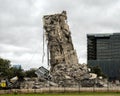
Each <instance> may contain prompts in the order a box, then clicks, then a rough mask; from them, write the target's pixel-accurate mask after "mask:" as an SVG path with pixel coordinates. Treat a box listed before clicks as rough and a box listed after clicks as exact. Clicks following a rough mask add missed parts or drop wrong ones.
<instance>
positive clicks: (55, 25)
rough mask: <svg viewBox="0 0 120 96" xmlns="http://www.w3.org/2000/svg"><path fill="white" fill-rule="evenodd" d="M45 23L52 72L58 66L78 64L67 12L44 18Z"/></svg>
mask: <svg viewBox="0 0 120 96" xmlns="http://www.w3.org/2000/svg"><path fill="white" fill-rule="evenodd" d="M43 23H44V30H45V34H46V40H47V41H48V50H49V53H50V58H49V60H50V66H51V71H52V70H53V68H54V67H55V66H56V65H58V64H78V58H77V54H76V51H75V50H74V47H73V44H72V39H71V32H70V30H69V26H68V24H67V14H66V11H63V12H62V13H60V14H53V15H46V16H44V17H43Z"/></svg>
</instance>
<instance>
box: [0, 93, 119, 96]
mask: <svg viewBox="0 0 120 96" xmlns="http://www.w3.org/2000/svg"><path fill="white" fill-rule="evenodd" d="M0 96H120V93H119V92H116V93H115V92H94V93H93V92H81V93H44V94H16V93H15V94H4V95H0Z"/></svg>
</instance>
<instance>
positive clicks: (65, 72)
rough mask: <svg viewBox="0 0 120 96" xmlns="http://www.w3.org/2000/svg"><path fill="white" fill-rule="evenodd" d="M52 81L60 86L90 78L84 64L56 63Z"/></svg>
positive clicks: (72, 84)
mask: <svg viewBox="0 0 120 96" xmlns="http://www.w3.org/2000/svg"><path fill="white" fill-rule="evenodd" d="M51 74H52V81H53V82H55V83H57V84H58V85H60V86H69V87H70V86H76V85H78V84H79V83H82V82H80V81H81V80H84V79H89V78H91V75H90V74H89V71H88V68H87V66H86V65H81V64H58V65H56V66H55V67H54V70H53V72H52V73H51Z"/></svg>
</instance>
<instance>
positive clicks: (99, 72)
mask: <svg viewBox="0 0 120 96" xmlns="http://www.w3.org/2000/svg"><path fill="white" fill-rule="evenodd" d="M90 69H91V72H92V73H95V74H97V76H98V77H99V76H102V77H103V78H106V75H105V74H104V73H103V72H102V70H101V68H100V66H98V65H97V66H92V67H91V66H90Z"/></svg>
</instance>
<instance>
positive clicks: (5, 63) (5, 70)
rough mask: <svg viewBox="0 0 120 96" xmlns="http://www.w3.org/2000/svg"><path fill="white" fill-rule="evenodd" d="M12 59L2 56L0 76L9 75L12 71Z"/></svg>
mask: <svg viewBox="0 0 120 96" xmlns="http://www.w3.org/2000/svg"><path fill="white" fill-rule="evenodd" d="M10 66H11V65H10V61H9V60H7V59H3V58H1V57H0V77H7V76H8V74H9V71H10Z"/></svg>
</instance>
